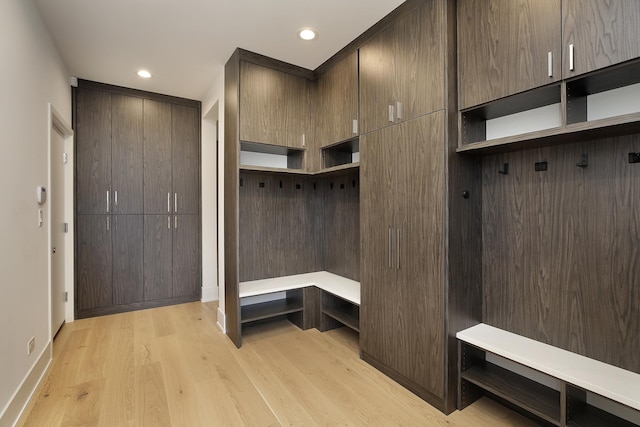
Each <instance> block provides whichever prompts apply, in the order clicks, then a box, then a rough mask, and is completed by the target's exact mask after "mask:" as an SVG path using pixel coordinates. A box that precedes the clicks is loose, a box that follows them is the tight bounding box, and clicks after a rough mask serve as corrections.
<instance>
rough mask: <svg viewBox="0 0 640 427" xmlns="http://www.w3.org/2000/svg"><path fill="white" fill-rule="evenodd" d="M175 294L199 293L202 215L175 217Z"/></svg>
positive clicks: (178, 295)
mask: <svg viewBox="0 0 640 427" xmlns="http://www.w3.org/2000/svg"><path fill="white" fill-rule="evenodd" d="M173 222H174V224H173V295H172V296H174V297H181V296H187V295H194V294H197V293H198V290H199V287H200V282H201V279H200V261H199V259H200V216H199V215H176V216H174V218H173Z"/></svg>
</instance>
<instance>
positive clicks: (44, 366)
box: [0, 341, 52, 427]
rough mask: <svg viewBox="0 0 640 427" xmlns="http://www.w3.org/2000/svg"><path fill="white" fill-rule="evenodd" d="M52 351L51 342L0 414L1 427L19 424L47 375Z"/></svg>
mask: <svg viewBox="0 0 640 427" xmlns="http://www.w3.org/2000/svg"><path fill="white" fill-rule="evenodd" d="M51 350H52V348H51V341H49V344H47V346H46V347H45V348H44V350H42V353H40V357H38V360H37V361H36V363H35V364H34V365H33V367H32V368H31V372H29V373H28V374H27V376H26V377H25V378H24V380H22V384H20V387H18V389H17V390H16V392H15V393H14V395H13V397H12V398H11V400H10V401H9V403H8V404H7V406H6V407H5V408H4V411H3V412H2V414H0V427H9V426H15V425H16V424H17V423H18V420H19V419H20V417H21V416H22V413H23V412H24V410H25V408H26V407H27V405H28V404H29V401H30V400H31V398H32V397H33V394H34V393H35V391H36V389H37V388H38V385H40V382H41V381H42V379H43V378H44V376H45V375H46V374H47V370H48V369H49V365H50V363H51Z"/></svg>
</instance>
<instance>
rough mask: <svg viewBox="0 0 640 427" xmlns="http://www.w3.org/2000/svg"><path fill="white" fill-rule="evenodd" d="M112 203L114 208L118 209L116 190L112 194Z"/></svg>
mask: <svg viewBox="0 0 640 427" xmlns="http://www.w3.org/2000/svg"><path fill="white" fill-rule="evenodd" d="M113 202H114V204H115V207H116V208H117V207H118V190H116V191H114V192H113Z"/></svg>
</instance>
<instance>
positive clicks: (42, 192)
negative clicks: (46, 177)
mask: <svg viewBox="0 0 640 427" xmlns="http://www.w3.org/2000/svg"><path fill="white" fill-rule="evenodd" d="M36 201H37V202H38V204H39V205H41V204H43V203H44V202H46V201H47V189H46V188H45V187H43V186H39V187H38V188H36Z"/></svg>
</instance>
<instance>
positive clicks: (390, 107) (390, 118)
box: [389, 105, 393, 122]
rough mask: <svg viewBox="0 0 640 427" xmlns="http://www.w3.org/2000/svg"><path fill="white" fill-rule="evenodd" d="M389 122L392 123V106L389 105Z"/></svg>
mask: <svg viewBox="0 0 640 427" xmlns="http://www.w3.org/2000/svg"><path fill="white" fill-rule="evenodd" d="M389 121H390V122H392V121H393V105H389Z"/></svg>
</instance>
